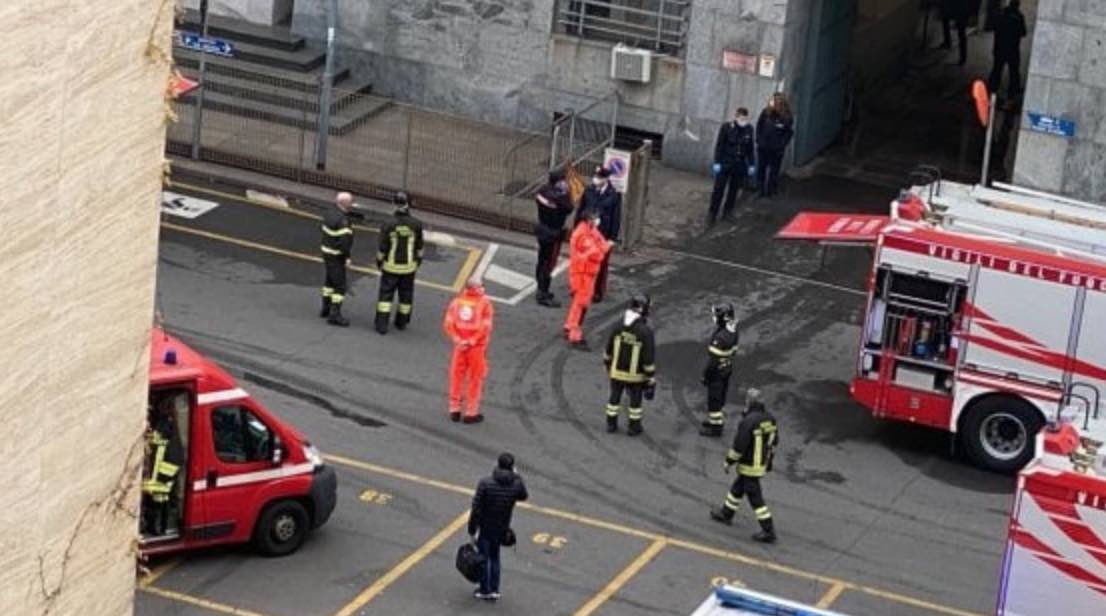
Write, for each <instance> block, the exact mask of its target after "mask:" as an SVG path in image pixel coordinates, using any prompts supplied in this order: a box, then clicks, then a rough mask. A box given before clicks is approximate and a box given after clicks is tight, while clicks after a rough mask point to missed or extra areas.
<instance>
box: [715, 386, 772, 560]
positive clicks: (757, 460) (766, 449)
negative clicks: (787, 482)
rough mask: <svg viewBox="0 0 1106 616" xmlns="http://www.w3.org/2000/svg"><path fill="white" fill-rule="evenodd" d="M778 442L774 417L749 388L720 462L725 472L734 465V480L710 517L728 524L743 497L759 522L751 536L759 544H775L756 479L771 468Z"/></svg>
mask: <svg viewBox="0 0 1106 616" xmlns="http://www.w3.org/2000/svg"><path fill="white" fill-rule="evenodd" d="M779 442H780V441H779V434H778V427H777V424H776V418H775V417H772V414H771V413H769V412H768V411H767V410H766V409H765V408H764V404H763V403H762V402H761V400H760V391H759V390H757V389H753V388H749V390H748V391H747V392H746V395H745V411H744V412H743V414H742V417H741V423H739V424H738V425H737V433H736V434H734V438H733V446H731V447H730V450H729V451H728V452H726V461H725V462H723V463H722V470H723V471H725V472H727V473H728V472H730V468H732V467H733V465H735V464H736V465H737V479H735V480H734V482H733V485H732V486H730V491H729V493H728V494H726V500H725V501H723V503H722V506H721V507H718V508H717V509H712V510H711V512H710V517H711V519H713V520H715V521H716V522H721V523H722V524H726V525H729V524H732V523H733V516H734V513H736V512H737V508H738V507H740V506H741V498H742V497H743V496H747V497H748V498H749V504H750V505H752V507H753V515H755V516H756V518H757V522H759V523H760V532H759V533H757V534H755V535H753V539H755V540H756V541H760V542H761V543H775V541H776V528H775V525H774V524H773V523H772V512H771V511H769V509H768V505H766V504H765V503H764V494H763V492H761V488H760V479H761V477H764V475H765V474H767V473H768V471H770V470H772V457H773V456H774V455H775V449H776V447H778V446H779Z"/></svg>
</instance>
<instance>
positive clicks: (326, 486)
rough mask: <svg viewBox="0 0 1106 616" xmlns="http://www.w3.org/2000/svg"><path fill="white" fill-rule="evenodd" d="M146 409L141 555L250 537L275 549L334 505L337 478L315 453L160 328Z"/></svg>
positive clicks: (298, 538)
mask: <svg viewBox="0 0 1106 616" xmlns="http://www.w3.org/2000/svg"><path fill="white" fill-rule="evenodd" d="M147 408H148V418H147V421H148V429H147V432H146V455H145V460H144V461H145V464H144V467H143V473H142V507H141V516H140V521H139V533H140V539H139V547H140V550H141V552H142V554H143V555H144V556H150V555H154V554H163V553H168V552H175V551H180V550H186V549H193V548H202V547H209V546H214V545H223V544H230V543H247V542H252V543H253V544H254V545H255V546H256V547H257V548H258V550H259V551H261V552H262V553H264V554H266V555H271V556H281V555H284V554H289V553H291V552H293V551H295V550H296V549H297V548H298V547H299V546H300V545H301V544H302V543H303V541H304V539H305V537H306V536H307V533H308V532H309V531H310V530H311V529H313V528H317V527H319V526H321V525H322V524H323V523H324V522H326V521H327V519H328V518H329V517H330V514H331V512H333V511H334V506H335V503H336V502H337V479H336V476H335V473H334V469H333V468H331V467H329V466H327V465H326V464H324V462H323V459H322V456H320V455H319V452H318V450H316V449H315V447H313V446H312V445H311V443H310V442H308V441H307V439H306V438H304V436H303V435H302V434H301V433H300V432H299V431H298V430H296V429H295V428H294V427H292V426H291V425H289V424H287V423H285V422H283V421H281V420H280V419H279V418H278V417H277V416H276V415H273V414H272V413H270V412H269V411H268V410H267V409H266V408H265V407H264V406H262V405H261V403H260V402H258V401H257V400H255V399H254V398H253V397H252V396H250V394H248V393H247V392H246V391H245V390H243V389H242V388H241V387H239V386H238V384H237V383H236V382H235V380H234V378H233V377H232V376H230V375H229V374H227V373H226V372H225V371H224V370H223V369H221V368H220V367H219V366H217V365H215V364H214V363H213V362H211V361H209V360H208V359H207V358H205V357H204V356H202V355H200V354H199V353H197V352H196V351H194V350H193V349H191V348H189V347H188V346H187V345H185V344H184V343H183V342H181V341H180V340H178V339H176V338H174V337H172V336H170V335H168V334H166V333H165V332H164V331H162V330H161V329H159V328H154V329H153V330H152V334H151V345H150V395H149V405H148V407H147Z"/></svg>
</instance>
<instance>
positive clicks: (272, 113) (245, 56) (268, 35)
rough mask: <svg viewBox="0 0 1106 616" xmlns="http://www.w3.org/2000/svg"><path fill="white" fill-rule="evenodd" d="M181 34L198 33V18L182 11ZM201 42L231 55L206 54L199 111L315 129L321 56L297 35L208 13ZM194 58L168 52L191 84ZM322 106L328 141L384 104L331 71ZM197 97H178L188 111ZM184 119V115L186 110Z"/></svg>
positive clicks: (340, 71) (366, 85)
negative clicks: (226, 48)
mask: <svg viewBox="0 0 1106 616" xmlns="http://www.w3.org/2000/svg"><path fill="white" fill-rule="evenodd" d="M178 29H180V30H183V31H192V32H200V31H201V26H200V15H199V13H198V12H197V11H186V12H185V14H184V17H183V19H182V20H181V21H180V23H179V25H178ZM207 31H208V36H211V37H216V38H221V39H225V40H227V41H229V42H230V43H231V44H232V45H233V46H234V57H233V58H223V57H219V56H214V55H210V54H209V55H208V57H207V67H206V80H205V81H206V88H207V91H206V92H205V93H204V109H205V110H208V109H210V110H213V111H219V112H222V113H226V114H230V115H235V116H241V117H244V118H250V119H252V120H261V121H264V122H270V123H273V124H281V125H285V126H291V127H294V128H297V129H304V130H313V129H314V128H315V127H316V126H317V125H318V113H319V89H320V87H321V85H322V77H323V65H324V64H325V62H326V53H325V51H323V50H319V49H312V48H309V47H308V46H307V44H306V41H305V40H304V38H303V37H301V36H298V35H296V34H293V33H292V32H291V31H289V30H288V29H287V28H280V27H267V26H261V25H257V24H251V23H249V22H244V21H239V20H235V19H229V18H226V17H219V16H214V15H208V29H207ZM200 55H201V54H200V52H197V51H192V50H189V49H185V48H182V47H174V49H173V57H174V59H175V60H176V64H177V67H178V68H179V69H180V71H181V73H182V74H183V75H185V76H186V77H188V78H189V79H195V80H198V78H199V66H200ZM333 84H334V90H333V97H332V99H331V103H330V114H331V115H330V127H329V132H330V134H331V135H338V136H341V135H345V134H348V133H350V132H352V131H353V130H355V129H357V128H358V127H359V126H361V125H363V124H364V123H365V122H367V121H368V120H369V119H370V118H372V117H373V116H374V115H376V114H377V113H380V112H381V111H383V110H384V109H386V108H387V107H388V106H390V105H391V101H390V100H389V99H386V98H382V97H379V96H373V95H372V84H371V83H370V82H368V81H366V80H359V79H356V78H354V77H352V76H351V74H350V71H349V69H348V68H346V67H336V68H335V71H334V82H333ZM197 100H198V91H193V92H191V93H189V94H187V95H185V96H182V97H181V98H180V99H178V101H177V102H178V104H179V105H184V106H188V107H195V105H196V101H197ZM186 113H187V112H186Z"/></svg>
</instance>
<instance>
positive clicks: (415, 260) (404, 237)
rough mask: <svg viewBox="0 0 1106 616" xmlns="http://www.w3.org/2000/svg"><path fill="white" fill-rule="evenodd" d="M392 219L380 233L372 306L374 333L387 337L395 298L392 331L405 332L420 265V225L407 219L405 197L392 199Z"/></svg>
mask: <svg viewBox="0 0 1106 616" xmlns="http://www.w3.org/2000/svg"><path fill="white" fill-rule="evenodd" d="M393 202H394V203H395V206H396V210H395V218H394V220H392V222H390V223H388V224H387V225H385V226H384V228H383V229H381V230H380V247H379V249H378V250H377V253H376V266H377V267H378V268H379V269H380V295H379V297H378V298H377V302H376V323H375V325H376V332H377V333H378V334H386V333H388V321H389V320H390V319H391V316H392V298H393V297H395V295H396V294H397V291H398V294H399V305H398V306H397V307H396V329H400V330H402V329H406V328H407V324H408V323H410V322H411V312H412V311H413V310H414V307H415V304H414V302H415V273H416V272H418V270H419V266H420V265H421V264H422V248H423V243H422V223H421V222H419V221H418V220H417V219H416V218H415V217H414V216H412V215H411V203H410V200H409V199H408V198H407V193H404V192H398V193H396V195H395V197H394V198H393Z"/></svg>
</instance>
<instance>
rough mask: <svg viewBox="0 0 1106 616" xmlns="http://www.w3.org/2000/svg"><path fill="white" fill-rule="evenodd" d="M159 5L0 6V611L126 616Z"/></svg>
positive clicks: (159, 141) (135, 0)
mask: <svg viewBox="0 0 1106 616" xmlns="http://www.w3.org/2000/svg"><path fill="white" fill-rule="evenodd" d="M172 10H173V6H172V2H163V1H162V0H112V1H111V2H72V1H68V0H4V2H2V3H0V23H2V24H4V36H3V37H0V74H3V76H4V77H3V79H0V110H2V111H0V135H3V137H2V138H0V161H2V162H0V297H2V298H3V302H2V303H0V366H3V370H2V372H0V427H2V428H0V432H2V438H0V486H3V490H4V498H3V507H0V612H2V613H4V614H47V613H49V614H59V615H60V614H105V615H109V616H115V615H120V614H130V613H131V609H132V608H131V606H132V603H133V592H134V590H133V589H134V571H135V560H134V554H135V553H134V541H135V538H136V534H137V521H136V514H137V507H138V492H139V491H138V486H139V470H140V465H141V461H142V450H143V447H142V445H143V443H142V434H143V429H144V424H145V407H146V389H147V378H148V377H147V367H148V364H149V359H148V352H149V351H148V337H149V327H150V323H151V317H152V314H153V294H154V274H155V272H154V270H155V266H156V263H157V232H158V202H159V190H160V184H161V174H162V161H163V150H164V137H165V115H166V107H165V105H164V102H163V94H164V92H165V86H166V81H167V78H168V57H169V56H168V53H169V51H170V49H169V31H170V28H171V26H172Z"/></svg>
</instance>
